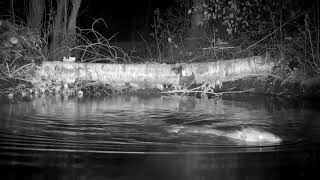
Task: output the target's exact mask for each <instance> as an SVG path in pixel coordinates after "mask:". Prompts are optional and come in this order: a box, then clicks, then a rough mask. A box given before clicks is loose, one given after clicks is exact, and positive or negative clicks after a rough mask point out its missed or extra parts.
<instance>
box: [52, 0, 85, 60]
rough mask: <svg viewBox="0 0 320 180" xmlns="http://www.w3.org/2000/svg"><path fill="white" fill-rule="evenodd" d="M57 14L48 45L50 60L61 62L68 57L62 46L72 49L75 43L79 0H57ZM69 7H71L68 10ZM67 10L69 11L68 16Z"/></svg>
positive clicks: (67, 52)
mask: <svg viewBox="0 0 320 180" xmlns="http://www.w3.org/2000/svg"><path fill="white" fill-rule="evenodd" d="M56 2H57V14H56V16H55V19H54V29H53V33H52V41H51V43H50V45H49V46H50V53H51V54H50V59H51V60H55V61H57V60H62V58H63V56H69V55H70V52H69V51H68V50H67V49H65V48H63V49H61V50H58V49H59V48H60V47H62V46H69V47H72V46H74V45H75V41H76V22H77V16H78V11H79V8H80V4H81V0H57V1H56ZM69 6H72V8H70V7H69ZM68 9H71V12H70V14H69V13H68Z"/></svg>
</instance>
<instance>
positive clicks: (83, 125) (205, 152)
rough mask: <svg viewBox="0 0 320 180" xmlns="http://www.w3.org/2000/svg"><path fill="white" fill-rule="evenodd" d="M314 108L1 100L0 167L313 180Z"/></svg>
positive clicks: (114, 175)
mask: <svg viewBox="0 0 320 180" xmlns="http://www.w3.org/2000/svg"><path fill="white" fill-rule="evenodd" d="M312 105H313V104H304V103H302V102H295V103H293V102H287V101H277V100H272V99H269V98H264V97H256V96H244V97H232V98H231V99H230V98H227V97H226V98H224V99H219V100H218V101H215V100H206V99H197V98H194V97H144V96H117V97H105V98H82V99H78V98H69V97H63V96H43V97H41V98H31V99H25V100H20V101H16V100H12V101H9V100H7V99H6V98H3V99H2V100H1V102H0V165H1V167H3V168H2V169H6V172H7V173H5V177H8V178H11V179H21V177H28V176H29V177H31V179H47V178H46V177H50V179H106V178H111V179H151V178H152V179H157V178H158V179H168V178H169V179H212V178H218V179H221V178H222V179H250V178H252V179H281V178H283V177H284V176H285V177H289V176H290V177H291V176H292V177H294V178H298V179H304V178H305V177H308V178H310V177H312V175H314V174H316V170H315V169H316V167H317V165H319V154H318V152H319V151H318V150H319V147H320V146H319V142H320V118H319V117H320V116H319V115H320V114H319V112H318V111H317V109H316V107H315V106H314V107H313V106H312ZM177 125H179V126H184V127H197V128H198V127H199V128H202V127H203V128H212V129H218V130H221V131H226V132H229V131H230V132H232V131H235V130H239V129H241V128H247V127H250V128H256V129H260V130H263V131H267V132H270V133H273V134H275V135H277V136H279V137H281V139H282V140H283V141H282V142H281V144H279V143H247V142H244V141H241V140H236V139H230V138H227V137H224V136H215V135H208V134H201V133H173V132H171V131H170V128H172V127H174V126H177ZM252 169H255V170H256V171H252ZM293 170H295V171H293ZM17 172H19V173H17ZM254 177H255V178H254Z"/></svg>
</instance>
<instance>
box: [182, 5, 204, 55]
mask: <svg viewBox="0 0 320 180" xmlns="http://www.w3.org/2000/svg"><path fill="white" fill-rule="evenodd" d="M204 2H205V0H193V7H198V6H201V5H202V3H204ZM203 20H204V15H203V11H201V10H198V11H193V12H192V15H191V23H190V29H189V31H188V36H187V37H188V38H185V41H184V46H185V48H186V50H188V51H196V50H197V49H199V48H200V47H201V38H203V36H204V31H205V24H204V22H203ZM201 22H203V24H202V25H201Z"/></svg>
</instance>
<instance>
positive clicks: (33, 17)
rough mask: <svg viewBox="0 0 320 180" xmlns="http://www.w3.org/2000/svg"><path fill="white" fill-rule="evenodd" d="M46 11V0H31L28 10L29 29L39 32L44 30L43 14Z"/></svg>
mask: <svg viewBox="0 0 320 180" xmlns="http://www.w3.org/2000/svg"><path fill="white" fill-rule="evenodd" d="M44 10H45V0H30V1H29V8H28V16H27V17H28V27H29V28H31V29H33V30H36V31H38V33H39V34H40V32H41V28H42V20H43V13H44Z"/></svg>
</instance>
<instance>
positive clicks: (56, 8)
mask: <svg viewBox="0 0 320 180" xmlns="http://www.w3.org/2000/svg"><path fill="white" fill-rule="evenodd" d="M41 2H44V1H43V0H35V1H30V4H29V9H30V10H29V11H28V14H26V15H25V16H26V17H27V18H26V21H17V18H16V17H15V16H14V13H11V15H12V16H9V18H2V19H1V20H0V50H1V51H0V87H1V89H0V91H1V92H0V93H2V94H10V95H15V94H17V95H21V96H24V95H26V94H35V95H37V94H41V93H45V92H46V93H57V92H59V93H60V92H63V93H71V94H81V92H82V94H83V92H85V93H87V94H90V95H97V96H99V95H110V94H114V93H120V92H123V91H128V90H129V89H130V87H129V86H127V85H124V86H122V87H111V86H110V85H108V84H103V83H100V82H78V83H76V84H73V85H70V84H66V83H64V82H58V83H56V82H45V81H43V80H41V79H36V78H34V73H35V72H36V71H37V68H38V67H39V65H41V63H42V62H43V61H50V60H61V61H62V60H63V57H65V58H67V59H68V58H69V57H75V59H76V61H77V62H86V63H87V62H91V63H97V62H100V63H149V62H160V63H179V62H186V63H192V62H208V61H219V60H225V59H232V58H241V57H248V56H254V55H259V56H264V57H267V59H269V60H271V61H273V62H274V63H275V67H274V72H273V75H272V76H266V77H251V78H249V79H248V78H240V79H234V81H233V82H231V84H230V82H226V83H224V84H223V86H224V87H225V88H224V89H223V88H219V89H218V88H217V89H215V87H213V88H212V87H210V88H211V89H210V90H212V89H213V90H212V93H213V94H215V93H221V91H224V92H225V91H231V90H236V91H239V92H242V91H241V90H243V89H246V85H247V86H248V89H250V86H249V85H248V84H250V85H252V86H257V87H261V89H262V90H261V92H263V93H267V94H272V95H290V96H310V97H311V96H314V95H316V96H319V94H320V92H319V89H320V76H319V74H320V52H319V50H320V16H319V13H320V12H319V2H318V1H317V2H315V4H311V5H310V6H302V5H301V3H302V2H303V1H301V2H300V1H297V2H296V3H292V2H291V1H289V0H285V1H281V2H278V1H271V0H270V1H268V0H255V1H251V0H247V1H245V2H243V1H237V0H229V1H220V0H210V1H204V0H193V1H189V0H176V1H175V4H174V5H173V6H172V7H170V8H168V9H167V10H166V11H165V12H160V10H158V9H157V10H155V12H154V17H153V24H152V25H151V32H150V33H149V34H139V37H140V39H141V42H142V45H141V44H140V47H138V49H127V50H123V49H122V48H121V47H118V46H116V45H114V42H113V38H114V36H115V35H110V36H109V37H105V35H103V34H102V33H101V29H99V28H97V26H98V25H99V27H100V28H101V26H104V27H105V28H106V29H107V28H108V26H107V24H106V23H105V22H104V20H103V19H97V20H95V21H94V22H93V23H92V26H91V28H88V29H80V28H77V27H76V26H75V25H76V16H77V14H78V11H79V8H80V4H81V0H68V1H55V0H51V1H45V2H46V3H48V2H49V3H51V4H43V3H41ZM35 3H37V4H35ZM36 7H37V8H36ZM39 7H40V8H39ZM47 7H50V10H49V12H50V13H48V14H47V15H44V14H43V13H44V10H45V9H46V8H47ZM289 7H290V8H289ZM13 9H14V7H13ZM66 9H69V11H67V10H66ZM41 15H42V16H41ZM39 17H44V18H41V19H39ZM190 83H191V84H192V82H190ZM189 85H190V84H189ZM189 85H186V86H185V87H184V89H183V90H182V91H183V92H182V94H185V93H186V92H191V91H197V92H198V91H201V92H204V93H206V92H208V89H207V88H206V87H205V85H200V86H199V87H192V88H190V86H189ZM188 87H189V89H188ZM168 90H177V89H168ZM215 90H216V92H215ZM179 91H181V89H180V90H179ZM217 95H219V94H217Z"/></svg>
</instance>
